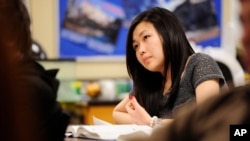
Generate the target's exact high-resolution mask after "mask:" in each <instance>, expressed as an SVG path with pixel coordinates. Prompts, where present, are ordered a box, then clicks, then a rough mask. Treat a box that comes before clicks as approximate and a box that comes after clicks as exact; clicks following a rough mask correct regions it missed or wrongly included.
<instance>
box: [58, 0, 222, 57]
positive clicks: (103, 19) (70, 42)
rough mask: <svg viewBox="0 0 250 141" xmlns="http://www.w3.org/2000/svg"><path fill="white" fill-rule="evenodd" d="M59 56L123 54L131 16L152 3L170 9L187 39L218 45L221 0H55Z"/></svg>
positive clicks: (199, 43)
mask: <svg viewBox="0 0 250 141" xmlns="http://www.w3.org/2000/svg"><path fill="white" fill-rule="evenodd" d="M58 4H59V58H60V59H70V58H77V57H90V56H91V57H94V56H121V55H124V54H125V46H126V36H127V31H128V28H129V25H130V22H131V20H132V19H133V18H134V17H135V16H136V15H137V14H139V13H140V12H142V11H144V10H146V9H149V8H151V7H155V6H161V7H164V8H166V9H169V10H171V11H172V12H173V13H174V14H176V15H177V17H178V18H179V20H180V21H181V23H182V25H183V28H184V29H185V31H186V33H187V37H188V39H189V40H190V41H193V42H195V43H196V44H198V45H201V46H204V47H206V46H214V47H220V32H221V31H220V29H221V0H202V1H200V2H199V1H194V2H192V1H191V0H143V1H140V3H138V1H136V0H59V1H58Z"/></svg>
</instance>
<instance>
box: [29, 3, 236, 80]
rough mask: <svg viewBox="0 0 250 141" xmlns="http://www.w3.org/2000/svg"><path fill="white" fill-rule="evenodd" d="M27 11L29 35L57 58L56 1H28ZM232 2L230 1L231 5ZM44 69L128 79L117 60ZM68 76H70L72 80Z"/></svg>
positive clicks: (226, 13) (225, 19)
mask: <svg viewBox="0 0 250 141" xmlns="http://www.w3.org/2000/svg"><path fill="white" fill-rule="evenodd" d="M222 1H223V4H222V5H223V13H224V16H223V23H224V24H225V25H228V23H229V22H230V20H231V19H230V16H229V14H230V1H229V0H222ZM28 2H29V8H30V13H31V18H32V34H33V38H34V39H35V40H37V41H38V42H39V43H40V44H41V45H42V46H43V48H44V49H45V51H46V53H47V55H48V57H49V58H53V59H55V58H57V56H58V52H57V46H58V41H57V33H58V29H57V22H58V21H57V14H58V13H57V8H58V7H57V0H29V1H28ZM231 3H232V2H231ZM43 64H44V65H45V67H48V68H50V67H56V66H59V67H61V68H62V69H63V70H64V69H65V68H67V67H73V66H74V68H73V69H66V70H65V71H62V72H60V73H61V74H60V77H62V78H63V77H68V76H69V75H68V74H72V75H73V76H74V77H77V78H78V77H79V78H82V79H85V78H87V79H95V78H106V77H108V78H116V77H128V76H127V71H126V66H125V60H124V59H120V60H118V61H110V60H109V61H105V62H103V61H98V60H97V61H77V63H75V64H74V65H72V64H71V65H69V64H64V65H63V66H62V65H61V64H60V63H59V62H56V63H55V62H54V63H52V64H51V63H48V62H43ZM73 76H72V77H73Z"/></svg>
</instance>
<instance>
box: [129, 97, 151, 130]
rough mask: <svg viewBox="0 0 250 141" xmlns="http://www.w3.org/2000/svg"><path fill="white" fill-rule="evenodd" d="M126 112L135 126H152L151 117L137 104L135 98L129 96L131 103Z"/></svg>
mask: <svg viewBox="0 0 250 141" xmlns="http://www.w3.org/2000/svg"><path fill="white" fill-rule="evenodd" d="M126 110H127V112H128V114H129V115H130V117H131V119H132V121H133V123H134V124H138V125H150V121H151V116H150V115H149V114H148V113H147V111H146V110H145V109H144V108H143V107H142V106H141V105H140V104H139V103H138V102H137V100H136V98H135V97H134V96H129V102H128V103H127V104H126Z"/></svg>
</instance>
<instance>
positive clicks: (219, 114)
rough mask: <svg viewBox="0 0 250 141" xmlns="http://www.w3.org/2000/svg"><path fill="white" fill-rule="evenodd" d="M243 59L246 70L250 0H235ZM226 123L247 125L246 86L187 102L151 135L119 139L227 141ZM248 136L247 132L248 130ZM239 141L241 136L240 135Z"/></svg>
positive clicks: (249, 104)
mask: <svg viewBox="0 0 250 141" xmlns="http://www.w3.org/2000/svg"><path fill="white" fill-rule="evenodd" d="M239 2H240V5H241V11H240V13H239V19H240V22H241V25H242V31H243V34H242V38H241V39H242V44H243V47H244V49H245V52H246V54H245V56H244V62H245V65H246V67H245V68H247V71H250V0H239ZM230 125H248V126H249V125H250V86H249V85H246V86H240V87H236V88H234V89H232V90H230V91H228V92H224V93H222V94H220V95H216V96H214V97H211V98H210V99H209V100H206V101H204V103H202V104H200V105H199V106H195V105H190V106H189V107H186V108H185V109H182V111H179V113H177V114H176V117H175V121H173V122H172V123H171V124H170V125H164V126H158V127H157V128H155V129H154V130H153V133H152V134H151V135H146V134H144V133H133V134H130V135H127V136H122V137H120V138H119V141H155V140H157V141H173V140H174V141H229V140H230ZM248 136H249V133H248ZM239 139H240V140H241V141H243V140H244V139H245V138H243V137H242V138H240V137H239Z"/></svg>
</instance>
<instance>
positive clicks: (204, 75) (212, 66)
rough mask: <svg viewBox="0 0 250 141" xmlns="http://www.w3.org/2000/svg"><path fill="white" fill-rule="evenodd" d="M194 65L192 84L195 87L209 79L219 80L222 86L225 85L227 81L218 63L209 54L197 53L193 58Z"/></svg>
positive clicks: (192, 63)
mask: <svg viewBox="0 0 250 141" xmlns="http://www.w3.org/2000/svg"><path fill="white" fill-rule="evenodd" d="M191 59H192V60H190V61H192V62H191V65H193V73H192V74H193V77H192V82H193V85H194V87H197V86H198V85H199V84H200V83H202V82H204V81H206V80H209V79H219V83H220V86H222V85H224V84H225V79H224V76H223V74H222V71H221V70H220V67H219V65H218V64H217V63H216V61H215V60H214V59H213V58H212V57H211V56H209V55H207V54H202V53H196V54H195V55H194V56H192V58H191Z"/></svg>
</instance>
